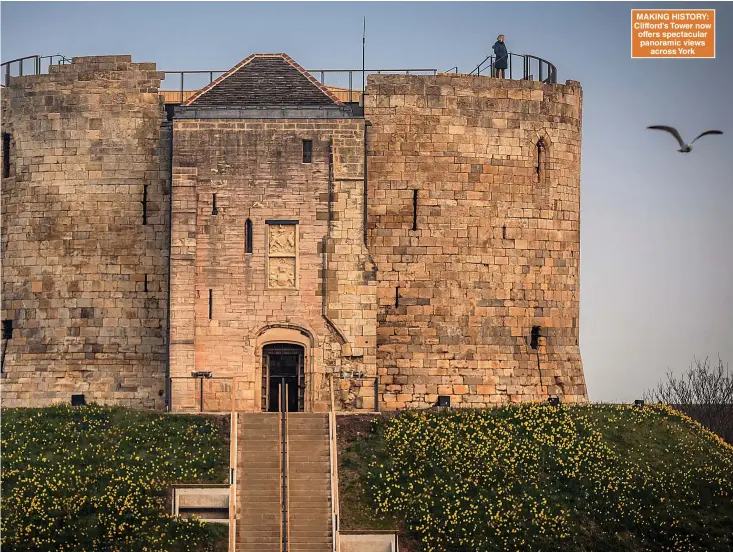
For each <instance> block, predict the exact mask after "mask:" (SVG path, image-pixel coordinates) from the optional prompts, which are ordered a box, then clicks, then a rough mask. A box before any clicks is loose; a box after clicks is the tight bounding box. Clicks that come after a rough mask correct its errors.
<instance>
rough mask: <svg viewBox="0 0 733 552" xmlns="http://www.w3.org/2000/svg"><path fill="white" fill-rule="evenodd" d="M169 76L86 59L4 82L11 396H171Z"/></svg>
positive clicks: (22, 402) (145, 400)
mask: <svg viewBox="0 0 733 552" xmlns="http://www.w3.org/2000/svg"><path fill="white" fill-rule="evenodd" d="M162 76H163V74H162V73H160V72H157V71H156V69H155V64H154V63H131V59H130V57H129V56H103V57H84V58H74V60H73V63H71V64H69V65H61V66H52V67H51V71H50V74H47V75H35V76H25V77H17V78H13V79H11V82H10V84H9V86H8V87H5V88H3V89H2V96H3V97H2V131H3V133H4V137H5V138H9V144H8V145H9V148H8V147H6V148H5V151H4V155H5V154H8V155H7V157H8V159H7V165H6V166H7V167H8V168H9V173H10V174H9V175H8V177H7V178H3V181H2V264H3V274H2V317H3V329H4V332H3V374H2V377H3V384H2V402H3V406H6V407H14V406H44V405H48V404H50V403H54V402H69V400H70V399H71V395H72V394H84V395H85V400H86V401H87V402H90V401H96V402H101V403H116V404H126V405H134V406H149V407H161V406H162V405H163V402H164V397H163V392H164V389H165V359H166V345H165V328H166V305H167V286H168V284H167V275H168V205H167V200H168V194H169V192H168V189H167V186H168V184H167V182H168V177H167V170H168V158H167V156H168V153H167V148H168V147H169V146H168V138H167V130H166V131H165V132H163V133H161V123H162V122H163V121H164V120H165V118H164V111H163V108H162V105H161V101H160V97H159V94H158V87H159V85H160V80H161V78H162ZM3 161H4V162H5V160H3Z"/></svg>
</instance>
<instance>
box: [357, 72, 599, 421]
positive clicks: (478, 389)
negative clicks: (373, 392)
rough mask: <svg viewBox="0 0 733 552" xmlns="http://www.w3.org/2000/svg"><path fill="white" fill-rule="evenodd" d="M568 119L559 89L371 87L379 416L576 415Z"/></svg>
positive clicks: (571, 112) (575, 100)
mask: <svg viewBox="0 0 733 552" xmlns="http://www.w3.org/2000/svg"><path fill="white" fill-rule="evenodd" d="M581 104H582V92H581V88H580V86H579V84H578V83H577V82H573V81H568V83H567V84H566V85H545V84H542V83H537V82H530V81H509V80H498V79H493V78H489V77H473V76H467V75H438V76H427V77H426V76H401V75H400V76H396V75H370V76H369V78H368V86H367V95H366V106H365V117H366V119H367V120H368V121H370V122H371V123H372V126H371V127H370V129H369V135H368V155H369V164H368V171H369V173H368V174H369V196H368V197H369V239H368V245H369V249H370V252H371V253H372V256H373V258H374V261H375V262H376V264H377V267H378V280H379V286H378V292H377V293H378V306H379V310H378V329H377V336H378V342H377V345H378V346H377V363H378V371H379V374H380V376H381V384H382V387H381V392H382V393H383V405H384V408H387V409H399V408H414V407H417V408H420V407H427V406H430V405H431V404H433V403H435V401H436V399H437V397H438V395H449V396H450V397H451V404H452V405H454V406H456V405H457V406H477V407H478V406H488V405H493V404H500V403H504V402H509V401H512V402H516V401H528V400H543V399H545V398H546V397H547V396H548V395H559V396H560V397H561V398H562V399H563V400H564V401H568V402H575V401H585V400H587V393H586V388H585V381H584V376H583V369H582V363H581V358H580V350H579V346H578V291H579V281H578V277H579V267H580V257H579V251H580V227H579V213H580V146H581ZM539 139H542V142H543V143H544V145H545V148H544V149H543V151H542V152H541V153H540V156H541V157H540V158H539V159H538V151H537V142H538V140H539ZM414 190H417V217H416V223H417V224H416V229H415V230H413V201H414V193H415V192H414ZM533 326H540V327H541V329H540V335H541V337H540V338H539V340H538V347H537V349H536V350H535V349H533V348H531V347H530V345H531V343H530V335H531V332H532V327H533ZM540 372H541V381H540Z"/></svg>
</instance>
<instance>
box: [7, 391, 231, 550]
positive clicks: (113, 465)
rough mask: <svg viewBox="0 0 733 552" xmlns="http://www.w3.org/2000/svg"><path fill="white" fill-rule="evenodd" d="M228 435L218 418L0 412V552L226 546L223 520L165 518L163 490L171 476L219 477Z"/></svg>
mask: <svg viewBox="0 0 733 552" xmlns="http://www.w3.org/2000/svg"><path fill="white" fill-rule="evenodd" d="M228 440H229V420H228V418H223V417H218V418H217V417H204V416H179V415H166V414H162V413H156V412H150V411H137V410H131V409H126V408H121V407H102V406H96V405H89V406H85V407H71V406H58V407H51V408H42V409H10V410H3V411H2V526H1V529H2V540H1V543H2V550H3V551H5V550H8V551H14V550H17V551H21V550H22V551H57V550H58V551H60V550H69V551H75V552H83V551H89V552H92V551H102V550H103V551H105V552H116V551H120V552H121V551H140V552H144V551H151V552H153V551H154V552H164V551H170V552H184V551H186V552H187V551H190V552H193V551H196V552H199V551H214V550H226V546H225V545H226V531H227V528H226V527H221V526H215V525H213V524H212V525H205V524H202V523H200V522H196V521H191V522H186V521H182V520H178V519H176V518H173V517H172V516H170V515H168V514H167V513H166V508H165V502H166V498H165V493H166V490H167V489H168V488H169V486H170V485H171V484H173V483H226V482H227V481H228V469H229V446H228ZM222 544H224V548H221V545H222Z"/></svg>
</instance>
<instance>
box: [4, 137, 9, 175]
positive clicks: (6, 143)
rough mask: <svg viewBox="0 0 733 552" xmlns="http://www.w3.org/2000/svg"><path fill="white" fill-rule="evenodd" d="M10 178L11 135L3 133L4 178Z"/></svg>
mask: <svg viewBox="0 0 733 552" xmlns="http://www.w3.org/2000/svg"><path fill="white" fill-rule="evenodd" d="M9 176H10V134H9V133H7V132H3V178H8V177H9Z"/></svg>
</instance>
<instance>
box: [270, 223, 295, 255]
mask: <svg viewBox="0 0 733 552" xmlns="http://www.w3.org/2000/svg"><path fill="white" fill-rule="evenodd" d="M296 228H297V227H296V226H295V225H294V224H271V225H270V239H269V246H270V255H271V256H272V255H275V256H288V257H295V229H296Z"/></svg>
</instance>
